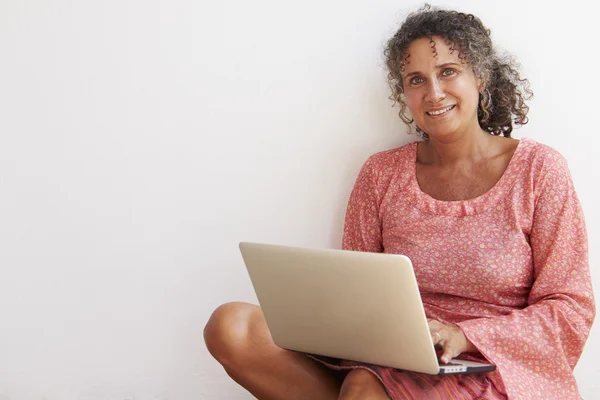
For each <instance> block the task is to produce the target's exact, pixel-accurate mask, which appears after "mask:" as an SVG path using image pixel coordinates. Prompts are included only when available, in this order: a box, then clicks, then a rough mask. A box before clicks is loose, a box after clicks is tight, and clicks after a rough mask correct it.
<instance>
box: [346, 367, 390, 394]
mask: <svg viewBox="0 0 600 400" xmlns="http://www.w3.org/2000/svg"><path fill="white" fill-rule="evenodd" d="M339 400H389V396H388V395H387V393H386V391H385V389H384V387H383V385H382V384H381V382H380V381H379V379H377V377H376V376H375V375H373V374H372V373H371V372H369V371H367V370H366V369H361V368H359V369H354V370H352V371H350V372H349V373H348V375H346V379H344V383H343V384H342V388H341V390H340V397H339Z"/></svg>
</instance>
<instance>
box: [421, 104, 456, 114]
mask: <svg viewBox="0 0 600 400" xmlns="http://www.w3.org/2000/svg"><path fill="white" fill-rule="evenodd" d="M452 107H454V106H450V107H447V108H444V109H443V110H439V111H427V114H429V115H440V114H443V113H445V112H448V111H450V109H452Z"/></svg>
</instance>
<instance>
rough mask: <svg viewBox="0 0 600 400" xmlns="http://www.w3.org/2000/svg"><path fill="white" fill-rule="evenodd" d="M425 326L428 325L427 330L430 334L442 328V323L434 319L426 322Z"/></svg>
mask: <svg viewBox="0 0 600 400" xmlns="http://www.w3.org/2000/svg"><path fill="white" fill-rule="evenodd" d="M427 325H429V330H430V331H431V332H434V331H439V330H440V329H442V327H443V325H442V323H441V322H440V321H438V320H435V319H430V320H427Z"/></svg>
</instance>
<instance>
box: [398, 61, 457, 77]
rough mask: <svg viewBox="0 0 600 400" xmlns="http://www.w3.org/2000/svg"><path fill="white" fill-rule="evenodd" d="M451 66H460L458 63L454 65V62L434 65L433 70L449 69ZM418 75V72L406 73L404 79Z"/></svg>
mask: <svg viewBox="0 0 600 400" xmlns="http://www.w3.org/2000/svg"><path fill="white" fill-rule="evenodd" d="M451 65H460V64H459V63H455V62H447V63H444V64H440V65H436V66H435V68H437V69H442V68H446V67H449V66H451ZM419 74H420V72H419V71H413V72H411V73H408V74H406V75H405V76H404V79H406V78H408V77H409V76H413V75H419Z"/></svg>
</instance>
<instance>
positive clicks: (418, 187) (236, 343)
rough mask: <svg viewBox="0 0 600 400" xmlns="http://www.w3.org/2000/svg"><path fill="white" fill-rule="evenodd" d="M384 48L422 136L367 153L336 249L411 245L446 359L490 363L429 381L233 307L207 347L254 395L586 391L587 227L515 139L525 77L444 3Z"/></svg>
mask: <svg viewBox="0 0 600 400" xmlns="http://www.w3.org/2000/svg"><path fill="white" fill-rule="evenodd" d="M385 55H386V58H387V66H388V69H389V74H388V77H389V80H390V84H391V87H392V92H393V99H394V100H395V101H397V102H398V103H399V104H400V116H401V118H402V119H403V120H404V121H405V122H406V123H407V124H408V125H409V126H412V125H413V124H414V125H416V129H417V131H418V132H420V133H421V135H422V136H423V140H422V141H419V142H414V143H410V144H408V145H405V146H402V147H400V148H397V149H393V150H388V151H384V152H381V153H378V154H375V155H373V156H371V157H370V158H369V159H368V160H367V162H366V163H365V165H364V166H363V168H362V170H361V172H360V174H359V177H358V180H357V182H356V184H355V187H354V189H353V191H352V194H351V197H350V201H349V204H348V210H347V214H346V223H345V227H344V239H343V248H344V249H350V250H357V251H370V252H386V253H400V254H406V255H408V256H409V257H410V258H411V260H412V261H413V265H414V268H415V273H416V275H417V280H418V282H419V286H420V290H421V296H422V299H423V304H424V306H425V310H426V313H427V316H428V318H429V324H430V329H431V333H432V340H433V342H434V343H435V344H436V345H437V346H438V347H439V348H440V351H441V354H442V355H441V358H440V360H441V362H448V360H449V359H450V358H452V357H457V356H458V357H460V358H466V359H472V360H479V361H484V362H491V363H493V364H495V365H496V366H497V370H496V371H494V372H491V373H487V374H478V375H452V376H443V377H438V376H430V375H425V374H419V373H413V372H406V371H400V370H395V369H392V368H384V367H379V366H374V365H368V364H364V363H358V362H351V361H346V360H336V359H330V358H326V357H319V356H306V355H303V354H297V353H292V352H289V351H286V350H282V349H279V348H277V347H276V346H275V345H274V344H273V342H272V340H271V337H270V335H269V333H268V330H267V328H266V325H265V322H264V318H263V316H262V313H261V311H260V308H258V307H257V306H252V305H248V304H242V303H229V304H225V305H223V306H221V307H219V308H218V309H217V310H216V311H215V312H214V314H213V315H212V316H211V319H210V321H209V323H208V324H207V326H206V329H205V340H206V344H207V346H208V349H209V350H210V352H211V353H212V354H213V356H214V357H215V358H216V359H217V360H218V361H219V362H220V363H221V364H222V365H223V367H224V368H225V370H226V371H227V373H228V374H229V375H230V376H231V377H232V378H233V379H234V380H235V381H237V382H238V383H239V384H240V385H242V386H244V387H245V388H246V389H248V390H249V391H250V392H252V393H253V394H254V395H255V396H256V397H258V398H259V399H337V398H340V399H387V398H392V399H409V398H415V399H427V398H451V399H455V398H456V399H464V398H473V399H475V398H485V399H505V398H511V399H578V398H580V396H579V393H578V389H577V385H576V382H575V379H574V377H573V368H574V367H575V364H576V363H577V361H578V359H579V357H580V354H581V351H582V348H583V345H584V343H585V341H586V339H587V336H588V334H589V330H590V326H591V324H592V321H593V319H594V316H595V306H594V299H593V294H592V288H591V281H590V275H589V267H588V264H587V240H586V231H585V224H584V220H583V215H582V212H581V207H580V204H579V201H578V199H577V196H576V194H575V191H574V189H573V184H572V181H571V178H570V175H569V171H568V168H567V165H566V162H565V160H564V159H563V158H562V157H561V156H560V154H558V153H557V152H556V151H555V150H553V149H551V148H549V147H547V146H544V145H542V144H539V143H536V142H534V141H532V140H528V139H524V140H521V141H517V140H514V139H511V138H510V136H511V131H512V128H513V124H516V125H522V124H525V123H527V117H526V114H527V111H528V107H527V106H526V105H525V103H524V98H525V97H527V95H528V94H530V92H529V90H528V87H527V81H526V80H522V79H521V78H520V77H519V74H518V72H517V71H516V70H515V68H513V66H512V65H511V63H510V62H508V61H504V60H503V59H502V58H501V57H499V56H498V55H497V54H496V52H495V51H494V49H493V47H492V43H491V40H490V36H489V31H488V30H487V29H486V28H485V27H484V26H483V24H482V23H481V21H480V20H479V19H478V18H476V17H474V16H473V15H466V14H462V13H457V12H454V11H445V10H438V9H431V8H429V7H426V8H423V9H421V10H419V11H417V12H416V13H413V14H411V15H409V17H408V18H407V19H406V21H405V22H404V23H403V25H402V26H401V28H400V29H399V31H398V32H397V33H396V34H395V35H394V37H393V38H392V39H390V41H389V42H388V46H387V48H386V51H385ZM407 111H408V112H409V114H407Z"/></svg>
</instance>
